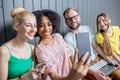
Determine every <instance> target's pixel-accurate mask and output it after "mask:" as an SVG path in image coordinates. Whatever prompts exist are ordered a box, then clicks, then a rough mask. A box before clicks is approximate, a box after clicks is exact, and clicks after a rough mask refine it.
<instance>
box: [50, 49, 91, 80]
mask: <svg viewBox="0 0 120 80" xmlns="http://www.w3.org/2000/svg"><path fill="white" fill-rule="evenodd" d="M87 56H88V53H86V54H85V55H84V56H83V57H82V58H81V60H80V61H78V50H76V51H75V56H74V58H73V61H72V65H73V66H72V68H71V69H70V72H69V74H68V76H66V77H61V76H58V75H57V73H55V72H52V73H50V74H49V75H50V77H51V79H52V80H80V79H82V78H83V77H84V76H86V74H87V72H88V68H89V64H90V61H91V58H89V59H88V60H87V61H86V58H87Z"/></svg>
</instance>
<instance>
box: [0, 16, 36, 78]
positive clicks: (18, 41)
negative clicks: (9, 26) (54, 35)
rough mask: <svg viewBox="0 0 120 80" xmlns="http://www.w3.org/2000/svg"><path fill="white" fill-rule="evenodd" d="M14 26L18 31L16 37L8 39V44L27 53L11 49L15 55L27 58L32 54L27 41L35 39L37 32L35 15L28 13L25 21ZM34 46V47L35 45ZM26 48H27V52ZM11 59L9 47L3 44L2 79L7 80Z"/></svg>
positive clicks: (1, 59)
mask: <svg viewBox="0 0 120 80" xmlns="http://www.w3.org/2000/svg"><path fill="white" fill-rule="evenodd" d="M13 27H14V29H15V30H16V31H17V35H16V37H15V38H13V39H12V40H10V41H8V42H7V43H6V44H7V45H8V46H9V47H10V49H16V50H19V51H20V53H27V54H21V55H19V54H18V52H16V51H12V50H11V51H12V52H11V53H12V55H13V56H15V57H16V58H18V59H22V58H25V59H27V58H29V57H30V55H31V51H30V49H29V44H28V43H27V41H28V40H31V39H33V38H34V35H35V33H36V32H37V28H36V19H35V17H34V16H30V15H28V16H26V17H24V18H23V22H22V23H21V24H20V25H14V26H13ZM32 48H34V46H33V45H32ZM24 49H26V50H27V52H26V51H25V50H24ZM9 60H10V53H9V51H8V49H7V48H6V47H5V46H3V45H2V46H1V47H0V64H1V65H0V80H7V76H8V62H9ZM13 80H16V79H13ZM17 80H18V79H17Z"/></svg>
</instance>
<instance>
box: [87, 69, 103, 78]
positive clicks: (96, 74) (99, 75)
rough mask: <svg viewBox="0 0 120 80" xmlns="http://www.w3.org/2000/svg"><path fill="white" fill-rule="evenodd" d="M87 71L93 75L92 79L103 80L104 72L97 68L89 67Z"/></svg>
mask: <svg viewBox="0 0 120 80" xmlns="http://www.w3.org/2000/svg"><path fill="white" fill-rule="evenodd" d="M88 73H90V74H92V75H93V76H91V77H92V78H93V77H94V78H95V79H94V80H105V76H104V73H102V72H101V71H99V70H97V71H96V70H93V69H90V68H89V70H88ZM88 77H89V76H88Z"/></svg>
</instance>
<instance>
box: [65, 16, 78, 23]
mask: <svg viewBox="0 0 120 80" xmlns="http://www.w3.org/2000/svg"><path fill="white" fill-rule="evenodd" d="M78 16H79V15H75V16H72V17H68V18H66V21H68V22H70V21H72V19H75V20H77V19H78Z"/></svg>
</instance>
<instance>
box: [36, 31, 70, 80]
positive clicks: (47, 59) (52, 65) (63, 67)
mask: <svg viewBox="0 0 120 80" xmlns="http://www.w3.org/2000/svg"><path fill="white" fill-rule="evenodd" d="M52 36H53V37H54V39H55V43H54V44H53V45H52V46H45V45H37V46H36V49H35V51H36V55H37V58H38V62H39V63H43V64H44V63H46V64H47V67H46V69H45V75H44V77H43V80H51V79H50V77H49V75H48V73H50V72H57V73H58V75H59V76H67V75H68V73H69V56H70V51H69V46H68V45H67V43H66V42H65V41H64V39H63V37H62V36H61V35H60V34H58V33H56V34H53V35H52Z"/></svg>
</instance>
